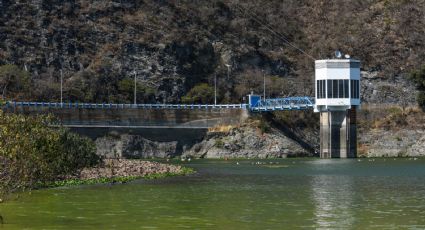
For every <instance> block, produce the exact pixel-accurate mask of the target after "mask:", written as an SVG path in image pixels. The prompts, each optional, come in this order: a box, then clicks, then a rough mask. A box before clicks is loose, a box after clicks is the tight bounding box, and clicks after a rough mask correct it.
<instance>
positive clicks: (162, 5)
mask: <svg viewBox="0 0 425 230" xmlns="http://www.w3.org/2000/svg"><path fill="white" fill-rule="evenodd" d="M424 18H425V1H413V0H403V1H397V0H368V1H357V0H344V1H325V0H306V1H293V0H285V1H277V0H270V1H254V0H247V1H238V0H211V1H195V0H182V1H174V0H173V1H163V0H161V1H157V0H155V1H154V0H144V1H136V0H103V1H97V0H21V1H11V0H0V65H4V64H12V65H17V66H18V67H20V68H21V69H25V70H27V71H28V72H30V76H31V84H30V85H31V87H28V88H22V87H20V88H19V87H18V88H16V87H15V89H10V90H9V91H10V92H8V93H4V94H6V95H4V96H5V97H6V98H15V99H32V100H49V101H52V100H58V99H59V95H60V94H59V88H60V86H59V83H60V70H62V71H63V77H64V89H65V93H64V98H65V100H73V101H75V100H78V101H87V102H88V101H92V102H130V101H131V100H132V79H133V77H134V75H136V76H137V78H138V81H139V85H138V92H139V97H138V102H140V103H142V102H161V103H162V102H180V101H181V97H182V96H184V95H186V94H187V92H188V91H189V90H190V89H192V88H193V87H194V86H195V85H198V84H199V83H209V84H210V85H212V84H213V82H214V76H217V79H218V88H219V100H220V101H221V102H240V101H241V100H242V97H243V96H245V95H246V94H248V93H249V92H250V91H255V92H257V93H261V91H262V87H261V83H260V82H261V81H262V75H263V74H265V75H266V76H267V82H266V83H267V91H268V95H269V96H287V95H312V94H313V89H312V88H313V87H312V85H313V83H312V78H313V59H312V58H311V57H313V58H316V59H319V58H331V57H332V53H333V51H334V50H336V49H340V50H342V51H343V52H346V53H349V54H351V55H352V57H353V58H357V59H360V60H361V61H362V70H363V71H364V72H363V73H364V79H365V81H363V85H362V90H363V92H364V96H363V97H364V98H363V100H364V101H365V102H369V103H400V101H401V99H402V101H404V102H405V103H413V102H414V93H406V92H413V91H414V87H413V85H412V84H411V83H409V82H408V81H407V80H406V76H407V74H408V73H409V72H411V71H412V70H414V69H417V68H419V66H420V65H421V64H423V62H424V61H423V60H425V46H424V45H423V44H425V36H423V35H424V34H425V20H424ZM286 41H289V42H291V44H293V45H295V46H297V47H299V48H300V49H302V50H304V51H305V52H306V53H307V54H308V55H310V56H311V57H310V56H308V55H305V54H303V53H301V52H300V51H299V50H297V49H294V48H293V47H291V46H290V45H288V43H287V42H286ZM0 84H2V87H4V86H5V85H6V84H5V83H4V81H2V82H0ZM19 90H20V91H21V92H17V91H19ZM22 92H23V93H22ZM194 93H196V92H194ZM191 99H193V100H194V101H193V102H199V101H196V100H197V99H195V98H189V100H191ZM202 100H207V101H202V102H211V100H212V98H211V99H202Z"/></svg>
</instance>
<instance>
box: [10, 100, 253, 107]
mask: <svg viewBox="0 0 425 230" xmlns="http://www.w3.org/2000/svg"><path fill="white" fill-rule="evenodd" d="M5 107H6V108H17V107H36V108H53V109H54V108H56V109H247V104H219V105H210V104H112V103H102V104H96V103H78V102H69V103H58V102H17V101H8V102H6V104H5Z"/></svg>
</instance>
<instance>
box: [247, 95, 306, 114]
mask: <svg viewBox="0 0 425 230" xmlns="http://www.w3.org/2000/svg"><path fill="white" fill-rule="evenodd" d="M313 107H314V98H311V97H286V98H274V99H266V100H259V101H258V102H257V103H256V104H254V105H252V106H250V108H249V109H250V110H251V111H253V112H269V111H279V110H306V109H312V108H313Z"/></svg>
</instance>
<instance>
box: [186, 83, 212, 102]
mask: <svg viewBox="0 0 425 230" xmlns="http://www.w3.org/2000/svg"><path fill="white" fill-rule="evenodd" d="M181 99H182V102H183V103H186V104H195V103H201V104H206V103H211V102H213V100H214V88H213V87H211V86H209V85H208V84H207V83H201V84H199V85H196V86H195V87H193V88H192V89H191V90H190V91H189V92H188V93H187V94H186V96H184V97H182V98H181Z"/></svg>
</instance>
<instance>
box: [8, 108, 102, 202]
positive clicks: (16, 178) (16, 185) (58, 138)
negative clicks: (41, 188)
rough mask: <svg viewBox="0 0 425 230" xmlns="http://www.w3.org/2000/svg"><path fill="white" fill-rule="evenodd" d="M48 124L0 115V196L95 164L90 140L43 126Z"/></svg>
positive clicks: (49, 120)
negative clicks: (0, 193)
mask: <svg viewBox="0 0 425 230" xmlns="http://www.w3.org/2000/svg"><path fill="white" fill-rule="evenodd" d="M52 122H53V119H52V118H51V117H49V116H36V117H30V116H24V115H15V114H5V113H3V112H1V111H0V162H1V163H0V192H2V193H3V194H4V193H7V192H13V191H17V190H24V189H27V188H32V187H35V186H37V185H39V184H45V183H48V182H51V181H54V180H56V179H58V178H63V177H64V176H65V175H70V174H75V173H77V172H78V171H79V170H80V169H82V168H83V167H88V166H93V165H95V164H97V163H98V162H99V158H98V156H97V155H96V151H95V147H94V143H93V142H92V141H91V140H89V139H87V138H82V137H79V136H78V135H76V134H73V133H70V132H69V131H68V130H66V129H64V128H56V127H49V126H47V124H48V123H52Z"/></svg>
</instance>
